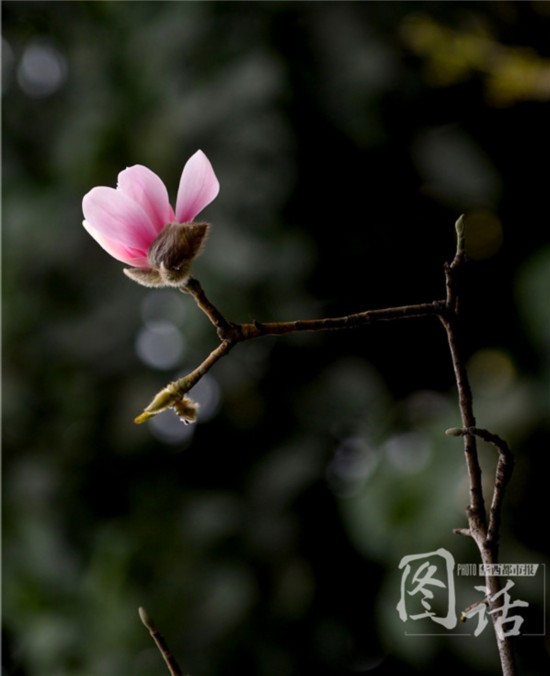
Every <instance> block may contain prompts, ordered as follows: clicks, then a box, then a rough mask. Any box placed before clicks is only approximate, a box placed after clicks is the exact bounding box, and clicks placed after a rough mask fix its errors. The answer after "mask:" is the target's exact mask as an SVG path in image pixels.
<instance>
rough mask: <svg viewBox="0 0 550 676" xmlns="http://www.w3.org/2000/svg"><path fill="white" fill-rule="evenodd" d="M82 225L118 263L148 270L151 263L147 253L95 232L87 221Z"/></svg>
mask: <svg viewBox="0 0 550 676" xmlns="http://www.w3.org/2000/svg"><path fill="white" fill-rule="evenodd" d="M82 225H83V226H84V228H85V229H86V231H87V232H88V233H89V234H90V235H91V236H92V237H93V238H94V239H95V241H96V242H97V243H98V244H99V245H100V246H101V247H103V249H105V251H106V252H107V253H108V254H110V255H111V256H112V257H113V258H116V259H117V261H121V262H122V263H126V264H128V265H132V266H133V267H135V268H147V267H149V262H148V261H147V252H146V251H139V250H137V249H130V248H129V247H126V246H124V245H123V244H121V243H120V242H116V241H115V240H112V239H109V238H108V237H105V235H102V234H101V233H100V232H98V231H97V230H95V229H94V228H93V227H92V226H91V225H90V224H89V223H88V222H87V221H83V222H82Z"/></svg>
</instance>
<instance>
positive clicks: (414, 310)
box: [134, 278, 445, 424]
mask: <svg viewBox="0 0 550 676" xmlns="http://www.w3.org/2000/svg"><path fill="white" fill-rule="evenodd" d="M181 291H182V292H185V293H189V294H190V295H192V296H193V298H194V299H195V301H196V303H197V305H198V307H199V308H200V309H201V310H202V311H203V312H204V313H205V315H206V316H207V317H208V319H209V320H210V322H211V323H212V325H213V326H214V327H215V328H216V331H217V333H218V336H219V337H220V339H221V340H222V342H221V343H220V344H219V345H218V347H217V348H216V349H215V350H213V351H212V352H211V353H210V354H209V355H208V357H207V358H206V359H205V360H204V361H203V362H202V363H201V364H199V366H197V368H196V369H195V370H194V371H192V372H191V373H189V374H187V375H186V376H183V377H182V378H180V379H179V380H176V381H174V382H172V383H169V384H168V385H167V386H166V387H165V388H164V389H162V390H161V391H160V392H159V393H158V394H157V395H156V396H155V397H154V399H153V400H152V402H151V403H150V404H149V405H148V406H147V407H146V408H145V410H144V411H143V412H142V413H141V414H140V415H138V416H137V417H136V418H135V420H134V422H136V423H138V424H140V423H143V422H146V421H147V420H149V419H150V418H152V417H153V416H155V415H157V414H158V413H161V412H162V411H164V410H166V409H167V408H170V407H171V406H173V405H174V403H175V402H177V401H179V400H180V399H181V397H182V396H183V395H184V394H186V393H187V392H188V391H189V390H190V389H191V388H192V387H193V386H194V385H196V384H197V382H198V381H199V380H200V379H201V378H202V377H203V376H204V374H205V373H206V372H207V371H209V370H210V369H211V368H212V366H213V365H214V364H215V363H216V362H217V361H218V360H219V359H221V358H222V357H224V356H225V355H226V354H227V353H228V352H229V351H230V350H231V349H232V348H233V347H234V346H235V345H236V344H237V343H241V342H244V341H246V340H252V339H253V338H261V337H263V336H275V335H279V336H280V335H283V334H290V333H298V332H302V331H334V330H338V329H339V330H343V329H355V328H359V327H361V326H366V325H367V324H373V323H375V322H384V321H393V320H397V319H414V318H418V317H429V316H438V315H440V314H441V313H442V312H444V311H445V302H444V301H434V302H433V303H421V304H418V305H403V306H400V307H393V308H385V309H381V310H367V311H366V312H358V313H355V314H351V315H345V316H343V317H328V318H325V319H301V320H298V321H293V322H268V323H261V322H252V323H248V324H235V323H233V322H230V321H228V320H227V319H226V318H225V317H224V316H223V315H222V313H221V312H220V311H219V310H218V309H217V308H216V307H215V306H214V304H213V303H211V302H210V301H209V300H208V298H207V296H206V293H205V292H204V290H203V288H202V286H201V284H200V282H199V281H198V280H196V279H194V278H190V279H189V280H188V282H187V286H186V287H185V288H181Z"/></svg>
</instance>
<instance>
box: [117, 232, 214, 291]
mask: <svg viewBox="0 0 550 676" xmlns="http://www.w3.org/2000/svg"><path fill="white" fill-rule="evenodd" d="M209 227H210V226H209V225H208V223H193V222H192V223H167V224H166V225H165V226H164V228H163V229H162V230H161V232H160V233H159V234H158V235H157V237H156V239H155V240H154V241H153V243H152V244H151V246H150V247H149V251H148V254H147V258H148V261H149V264H150V265H151V267H150V268H124V272H125V274H126V275H127V276H128V277H130V279H133V280H134V281H135V282H137V283H138V284H141V285H143V286H148V287H160V286H175V287H180V286H183V285H184V284H185V282H186V281H187V279H188V278H189V275H190V271H191V262H192V261H193V260H194V259H195V258H196V257H197V256H198V255H199V254H200V253H201V251H202V249H203V247H204V244H205V242H206V238H207V235H208V230H209Z"/></svg>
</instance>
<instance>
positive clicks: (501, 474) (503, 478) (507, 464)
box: [465, 427, 514, 555]
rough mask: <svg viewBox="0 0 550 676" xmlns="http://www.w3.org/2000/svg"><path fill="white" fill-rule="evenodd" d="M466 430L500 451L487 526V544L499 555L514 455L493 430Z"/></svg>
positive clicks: (473, 428)
mask: <svg viewBox="0 0 550 676" xmlns="http://www.w3.org/2000/svg"><path fill="white" fill-rule="evenodd" d="M465 431H466V433H469V434H475V436H476V437H479V438H480V439H483V441H486V442H487V443H489V444H491V445H492V446H494V447H495V448H496V449H497V451H498V461H497V466H496V470H495V483H494V486H493V497H492V500H491V510H490V512H489V525H488V528H487V544H488V545H490V546H491V547H492V548H493V550H494V552H495V555H497V554H498V540H499V531H500V517H501V512H502V503H503V501H504V494H505V491H506V487H507V485H508V483H509V481H510V479H511V477H512V472H513V470H514V456H513V454H512V451H511V450H510V447H509V446H508V444H507V443H506V442H505V441H504V439H502V438H501V437H499V436H498V435H497V434H493V432H489V431H488V430H486V429H483V428H481V427H469V428H468V429H466V430H465Z"/></svg>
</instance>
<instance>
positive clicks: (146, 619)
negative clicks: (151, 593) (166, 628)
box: [138, 606, 154, 629]
mask: <svg viewBox="0 0 550 676" xmlns="http://www.w3.org/2000/svg"><path fill="white" fill-rule="evenodd" d="M138 615H139V619H140V620H141V621H142V622H143V624H144V625H145V626H146V627H147V629H153V628H154V624H153V619H152V617H151V616H150V615H149V613H148V612H147V611H146V610H145V608H144V607H143V606H140V607H139V608H138Z"/></svg>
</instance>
